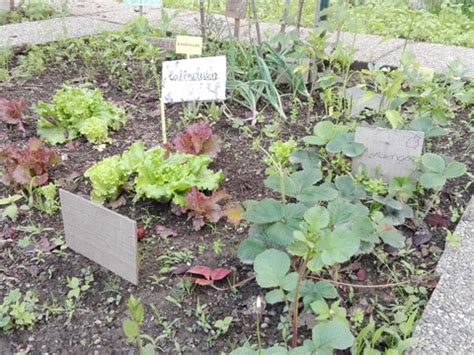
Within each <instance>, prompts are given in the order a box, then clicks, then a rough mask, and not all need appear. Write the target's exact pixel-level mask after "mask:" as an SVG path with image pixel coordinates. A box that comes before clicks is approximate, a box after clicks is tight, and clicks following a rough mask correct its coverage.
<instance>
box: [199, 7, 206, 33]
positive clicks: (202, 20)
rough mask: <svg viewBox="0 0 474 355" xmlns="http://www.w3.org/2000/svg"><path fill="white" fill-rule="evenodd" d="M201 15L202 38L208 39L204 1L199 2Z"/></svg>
mask: <svg viewBox="0 0 474 355" xmlns="http://www.w3.org/2000/svg"><path fill="white" fill-rule="evenodd" d="M199 14H200V15H201V37H202V38H203V39H204V38H205V37H206V8H205V6H204V0H199Z"/></svg>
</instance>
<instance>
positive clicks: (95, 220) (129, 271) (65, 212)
mask: <svg viewBox="0 0 474 355" xmlns="http://www.w3.org/2000/svg"><path fill="white" fill-rule="evenodd" d="M59 195H60V198H61V212H62V216H63V223H64V231H65V233H66V244H67V246H68V247H69V248H71V249H72V250H74V251H75V252H78V253H79V254H82V255H84V256H85V257H87V258H89V259H91V260H92V261H94V262H96V263H97V264H99V265H102V266H103V267H105V268H106V269H108V270H110V271H112V272H114V273H116V274H117V275H119V276H120V277H122V278H124V279H125V280H127V281H130V282H131V283H133V284H135V285H137V284H138V258H137V255H138V254H137V237H136V229H137V224H136V222H135V221H132V220H131V219H129V218H127V217H124V216H121V215H119V214H118V213H116V212H113V211H111V210H108V209H107V208H105V207H103V206H100V205H96V204H94V203H92V202H90V201H88V200H86V199H84V198H82V197H79V196H77V195H74V194H72V193H70V192H68V191H65V190H62V189H61V190H60V191H59Z"/></svg>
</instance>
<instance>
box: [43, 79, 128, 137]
mask: <svg viewBox="0 0 474 355" xmlns="http://www.w3.org/2000/svg"><path fill="white" fill-rule="evenodd" d="M36 112H37V113H38V115H39V116H40V119H39V120H38V135H39V136H40V137H41V138H42V139H44V140H46V141H48V142H49V143H51V144H60V143H64V142H66V141H70V140H73V139H75V138H77V137H78V136H79V135H84V136H85V137H86V138H87V140H89V141H90V142H92V143H103V142H108V141H109V137H108V134H109V129H112V130H117V129H119V128H120V126H121V125H124V124H125V123H126V122H127V118H126V116H125V111H124V110H123V109H122V108H119V107H117V106H115V105H114V104H112V103H110V102H107V101H105V100H104V98H103V96H102V92H101V91H100V90H99V89H95V90H90V89H86V88H81V87H70V86H64V87H63V88H62V89H60V90H58V91H57V92H56V94H55V95H54V97H53V100H52V103H51V104H47V103H45V102H42V101H40V102H38V104H37V105H36Z"/></svg>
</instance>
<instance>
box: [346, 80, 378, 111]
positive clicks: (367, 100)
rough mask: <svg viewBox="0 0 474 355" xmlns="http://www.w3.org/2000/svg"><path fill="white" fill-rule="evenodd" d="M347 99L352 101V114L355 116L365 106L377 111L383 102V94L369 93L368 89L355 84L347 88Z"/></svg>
mask: <svg viewBox="0 0 474 355" xmlns="http://www.w3.org/2000/svg"><path fill="white" fill-rule="evenodd" d="M346 100H348V101H349V102H350V107H351V116H352V117H355V116H358V115H359V114H360V113H361V112H362V110H364V109H365V108H370V109H372V110H375V111H377V110H378V109H379V107H380V103H381V102H382V95H380V94H371V95H369V93H368V91H365V90H362V89H360V88H358V87H357V86H354V87H351V88H349V89H347V90H346ZM383 106H386V105H383ZM383 108H384V107H383Z"/></svg>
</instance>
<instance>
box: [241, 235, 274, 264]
mask: <svg viewBox="0 0 474 355" xmlns="http://www.w3.org/2000/svg"><path fill="white" fill-rule="evenodd" d="M266 249H267V248H266V245H265V242H264V241H263V240H258V239H253V238H248V239H245V240H244V241H243V242H242V243H240V246H239V251H238V256H239V259H240V261H242V262H244V263H246V262H253V261H254V260H255V258H256V257H257V255H258V254H260V253H263V252H264V251H265V250H266Z"/></svg>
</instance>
